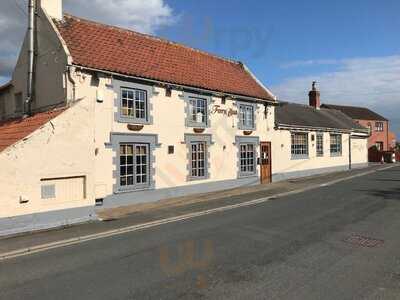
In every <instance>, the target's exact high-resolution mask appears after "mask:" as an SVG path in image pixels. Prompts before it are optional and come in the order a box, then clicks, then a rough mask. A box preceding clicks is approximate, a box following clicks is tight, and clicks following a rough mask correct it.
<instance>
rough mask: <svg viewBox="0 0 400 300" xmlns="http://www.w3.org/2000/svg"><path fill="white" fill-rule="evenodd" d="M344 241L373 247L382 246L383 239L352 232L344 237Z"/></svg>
mask: <svg viewBox="0 0 400 300" xmlns="http://www.w3.org/2000/svg"><path fill="white" fill-rule="evenodd" d="M344 242H345V243H348V244H352V245H355V246H360V247H366V248H375V247H379V246H382V245H383V244H384V242H385V241H384V240H379V239H374V238H371V237H366V236H362V235H358V234H353V235H351V236H349V237H347V238H345V239H344Z"/></svg>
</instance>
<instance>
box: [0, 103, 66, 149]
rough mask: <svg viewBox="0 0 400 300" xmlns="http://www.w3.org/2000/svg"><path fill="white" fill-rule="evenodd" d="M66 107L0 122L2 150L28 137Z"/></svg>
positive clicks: (0, 147) (0, 146)
mask: <svg viewBox="0 0 400 300" xmlns="http://www.w3.org/2000/svg"><path fill="white" fill-rule="evenodd" d="M64 110H65V109H56V110H52V111H47V112H41V113H37V114H35V115H33V116H31V117H27V118H18V119H13V120H6V121H2V122H0V152H1V151H3V150H5V149H6V148H8V147H10V146H12V145H14V144H16V143H17V142H19V141H20V140H23V139H24V138H26V137H28V136H29V135H30V134H32V133H33V132H34V131H36V130H37V129H39V128H40V127H42V126H44V125H45V124H46V123H48V122H49V121H51V120H52V119H54V118H55V117H57V116H58V115H59V114H61V113H62V112H63V111H64Z"/></svg>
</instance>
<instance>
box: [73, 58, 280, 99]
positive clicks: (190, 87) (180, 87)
mask: <svg viewBox="0 0 400 300" xmlns="http://www.w3.org/2000/svg"><path fill="white" fill-rule="evenodd" d="M69 67H76V68H78V69H83V70H89V71H92V72H99V73H103V74H108V75H111V76H119V77H124V78H129V79H136V80H142V81H148V82H151V83H156V84H159V85H166V84H168V85H171V86H174V87H178V88H179V89H187V90H192V91H196V92H200V93H207V94H211V95H214V96H217V97H221V96H224V95H225V96H228V97H230V98H232V99H243V100H248V101H251V102H260V103H262V104H265V103H266V102H267V103H270V104H275V103H276V100H272V99H271V100H267V99H261V98H256V97H249V96H243V95H237V94H231V93H225V92H217V91H213V90H208V89H203V88H196V87H192V86H188V85H182V84H177V83H169V82H166V81H160V80H156V79H148V78H143V77H138V76H131V75H124V74H121V73H116V72H112V71H105V70H100V69H96V68H90V67H84V66H80V65H74V64H72V65H70V66H69Z"/></svg>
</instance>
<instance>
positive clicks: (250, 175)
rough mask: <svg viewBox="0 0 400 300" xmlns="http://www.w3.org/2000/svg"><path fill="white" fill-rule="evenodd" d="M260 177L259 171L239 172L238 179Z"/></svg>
mask: <svg viewBox="0 0 400 300" xmlns="http://www.w3.org/2000/svg"><path fill="white" fill-rule="evenodd" d="M252 177H254V178H258V174H257V173H251V174H239V175H238V177H237V178H238V179H242V178H252Z"/></svg>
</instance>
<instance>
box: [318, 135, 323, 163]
mask: <svg viewBox="0 0 400 300" xmlns="http://www.w3.org/2000/svg"><path fill="white" fill-rule="evenodd" d="M317 156H319V157H321V156H324V134H323V133H322V132H321V133H317Z"/></svg>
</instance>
